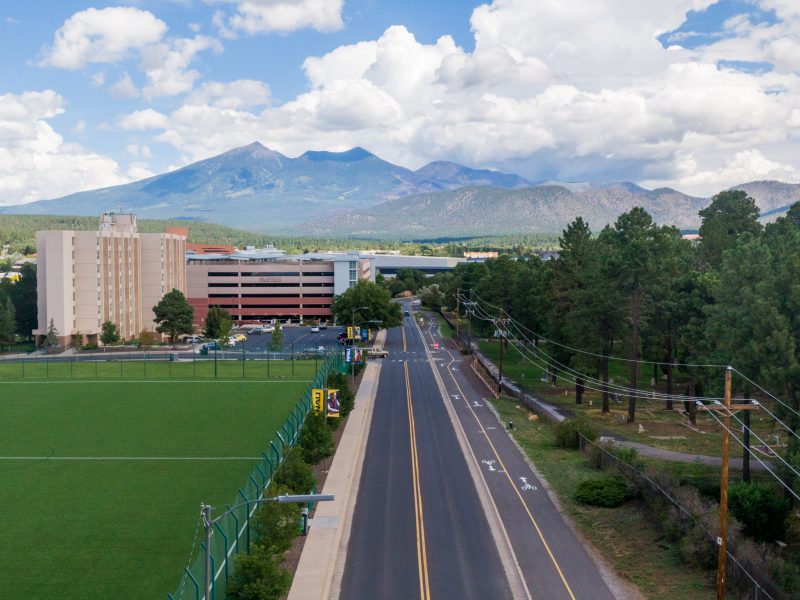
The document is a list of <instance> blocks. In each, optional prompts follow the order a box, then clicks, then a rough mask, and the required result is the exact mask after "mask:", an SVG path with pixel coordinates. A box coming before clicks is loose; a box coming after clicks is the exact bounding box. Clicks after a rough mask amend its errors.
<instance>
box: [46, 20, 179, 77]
mask: <svg viewBox="0 0 800 600" xmlns="http://www.w3.org/2000/svg"><path fill="white" fill-rule="evenodd" d="M166 32H167V25H166V23H164V22H163V21H161V20H160V19H158V18H156V17H155V16H154V15H153V14H152V13H150V12H148V11H146V10H140V9H138V8H133V7H111V8H103V9H99V10H98V9H96V8H89V9H87V10H83V11H80V12H77V13H75V14H74V15H72V16H71V17H70V18H69V19H67V20H66V22H65V23H64V24H63V25H62V26H61V27H60V28H59V29H58V31H56V33H55V39H54V40H53V44H52V45H51V46H48V47H45V48H43V52H42V53H43V58H42V60H41V61H40V63H39V64H40V65H41V66H50V67H60V68H62V69H81V68H83V67H84V66H86V65H87V64H89V63H115V62H118V61H120V60H123V59H125V58H129V57H130V56H131V53H132V51H134V50H136V49H139V48H143V47H146V46H148V45H150V44H153V43H155V42H157V41H159V40H161V38H162V37H164V34H165V33H166Z"/></svg>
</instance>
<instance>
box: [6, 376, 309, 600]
mask: <svg viewBox="0 0 800 600" xmlns="http://www.w3.org/2000/svg"><path fill="white" fill-rule="evenodd" d="M149 366H150V365H148V367H149ZM306 379H307V381H306V382H296V381H268V382H259V381H196V382H194V381H189V382H184V381H181V382H177V381H175V382H157V381H141V382H124V383H123V382H104V381H64V382H51V383H31V382H19V383H10V382H7V383H5V384H4V385H3V393H2V398H0V480H1V481H2V485H0V530H1V531H2V532H3V539H4V544H3V545H2V549H1V550H0V564H2V572H3V576H2V577H1V578H0V598H25V599H43V600H44V599H51V598H64V599H81V600H95V599H97V600H100V599H103V600H105V599H109V598H114V599H126V598H130V599H141V598H166V594H167V592H173V591H174V590H175V587H176V586H177V584H178V582H179V579H180V576H181V572H182V569H183V567H185V566H186V565H187V562H188V559H189V553H190V551H191V550H192V545H193V544H192V543H193V539H194V535H195V529H196V526H197V523H198V518H197V517H198V514H199V507H200V503H201V502H210V503H211V504H213V505H215V506H222V505H224V504H226V503H230V502H232V501H233V500H234V497H235V496H236V490H237V489H238V488H239V487H243V486H244V485H245V483H246V481H247V478H248V474H249V473H250V472H251V470H252V469H253V465H254V463H255V462H256V457H258V456H259V455H260V454H261V452H263V451H265V450H266V449H267V447H268V444H269V441H270V440H271V439H273V436H274V434H275V431H276V429H277V428H278V427H280V425H281V424H282V423H283V421H284V420H285V419H286V417H287V415H288V413H289V411H290V410H291V409H292V408H293V407H294V406H295V404H296V403H297V401H298V399H299V398H300V397H301V396H302V394H303V391H304V390H305V389H306V387H307V386H308V381H310V376H307V377H306ZM11 457H28V458H24V459H14V458H11ZM65 458H66V459H67V460H63V459H65ZM70 458H73V459H77V460H73V459H70ZM154 458H158V459H161V460H152V459H154ZM181 458H183V459H186V458H200V460H177V459H181ZM219 459H225V460H219ZM188 591H189V590H187V592H188ZM187 597H190V596H187Z"/></svg>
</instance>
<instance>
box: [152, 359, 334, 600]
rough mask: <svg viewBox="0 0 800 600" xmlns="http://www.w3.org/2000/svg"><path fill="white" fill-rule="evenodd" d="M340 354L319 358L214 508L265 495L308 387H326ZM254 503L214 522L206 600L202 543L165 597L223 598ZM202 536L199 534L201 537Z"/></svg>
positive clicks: (246, 540)
mask: <svg viewBox="0 0 800 600" xmlns="http://www.w3.org/2000/svg"><path fill="white" fill-rule="evenodd" d="M341 362H342V359H341V353H339V352H333V353H331V354H329V355H328V356H326V357H324V358H323V359H321V360H319V361H318V365H317V366H318V367H319V368H318V369H317V371H316V372H315V374H314V379H313V381H312V383H311V385H309V387H308V389H306V391H305V392H304V394H303V396H302V397H301V398H300V400H299V401H298V402H297V405H296V406H295V407H294V409H293V410H292V412H291V413H290V414H289V417H288V418H287V419H286V421H285V422H284V423H283V425H282V426H281V427H280V429H278V431H277V432H276V433H275V437H274V438H273V440H272V441H271V442H270V444H269V447H268V448H266V449H265V451H264V452H263V453H262V455H261V460H259V461H258V462H257V463H256V464H255V466H254V467H253V470H252V472H251V473H250V475H249V476H248V477H247V481H245V482H244V485H242V487H240V488H239V489H238V490H237V492H236V496H235V497H232V498H231V501H230V503H228V505H226V506H224V507H222V506H220V507H215V509H216V511H220V510H225V509H227V508H228V507H230V506H233V505H235V504H239V503H247V502H253V501H255V500H258V499H260V498H262V497H263V496H264V492H265V491H266V489H267V486H268V485H269V483H270V481H271V480H272V476H273V474H274V473H275V471H276V469H277V468H278V467H279V466H280V464H281V463H282V462H283V459H284V458H285V456H286V454H287V452H288V451H289V450H290V449H291V448H292V447H293V446H294V445H295V443H296V442H297V438H298V435H299V433H300V428H301V427H302V425H303V421H304V420H305V418H306V415H308V413H309V411H310V410H311V390H312V389H313V388H321V387H325V381H326V380H327V378H328V374H329V373H330V372H331V370H333V369H337V368H341ZM256 506H257V504H250V505H247V504H246V505H244V506H240V507H239V508H236V509H234V510H233V511H231V512H230V513H229V514H228V515H226V516H224V517H223V518H222V519H220V520H219V521H218V522H216V523H215V524H214V527H213V532H212V535H211V573H212V577H211V597H210V598H208V599H206V598H205V597H204V592H203V558H204V554H205V546H204V544H203V542H200V543H196V546H195V547H194V548H192V552H191V554H190V558H189V564H188V566H187V567H185V568H184V570H183V573H182V574H181V578H180V583H179V584H178V587H177V589H176V591H175V592H173V593H169V594H167V598H168V600H224V598H225V588H226V587H227V582H228V578H229V577H230V576H231V575H232V572H233V559H234V557H235V556H236V555H238V554H241V553H243V552H244V553H246V552H247V551H248V549H249V547H250V543H251V541H255V540H253V539H252V538H251V531H250V519H251V517H252V516H253V512H254V511H255V508H256ZM201 537H202V536H201Z"/></svg>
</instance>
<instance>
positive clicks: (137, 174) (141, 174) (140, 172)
mask: <svg viewBox="0 0 800 600" xmlns="http://www.w3.org/2000/svg"><path fill="white" fill-rule="evenodd" d="M125 175H126V176H127V177H128V179H129V180H130V181H139V180H140V179H147V178H148V177H153V176H154V175H155V173H153V171H151V170H150V166H149V165H148V164H147V163H146V162H141V161H134V162H132V163H131V164H130V165H128V169H127V170H126V171H125Z"/></svg>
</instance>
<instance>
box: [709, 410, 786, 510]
mask: <svg viewBox="0 0 800 600" xmlns="http://www.w3.org/2000/svg"><path fill="white" fill-rule="evenodd" d="M701 406H702V405H701ZM706 412H707V413H709V414H710V415H711V416H712V417H713V418H714V420H715V421H716V422H717V423H719V424H720V426H721V427H722V428H723V429H725V430H726V431H727V432H728V433H729V434H731V437H733V439H735V440H736V441H737V442H738V443H739V445H740V446H741V447H742V448H745V449H747V448H746V447H745V445H744V442H742V441H741V440H740V439H739V437H738V436H737V435H736V433H735V432H732V431H731V430H730V428H729V427H726V426H725V424H724V423H723V422H722V421H720V420H719V418H718V417H717V415H715V414H714V411H713V410H708V409H707V410H706ZM750 455H751V456H752V457H753V458H755V459H756V460H757V461H758V462H760V463H761V464H762V465H763V466H764V468H765V469H766V470H767V471H769V472H770V473H771V474H772V476H773V477H774V478H775V479H777V480H778V481H779V482H780V484H781V485H782V486H783V487H785V488H786V490H787V491H788V492H789V493H790V494H791V495H792V496H794V497H795V498H797V500H800V495H798V494H797V493H796V492H795V491H794V490H793V489H792V488H791V487H790V486H789V485H788V484H787V483H786V482H785V481H784V480H783V479H781V478H780V477H778V475H776V474H775V472H774V471H773V470H772V469H770V468H769V466H768V465H767V463H765V462H764V461H763V460H761V459H760V458H759V457H758V455H757V454H753V453H752V452H751V453H750ZM776 456H778V455H777V454H776Z"/></svg>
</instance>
